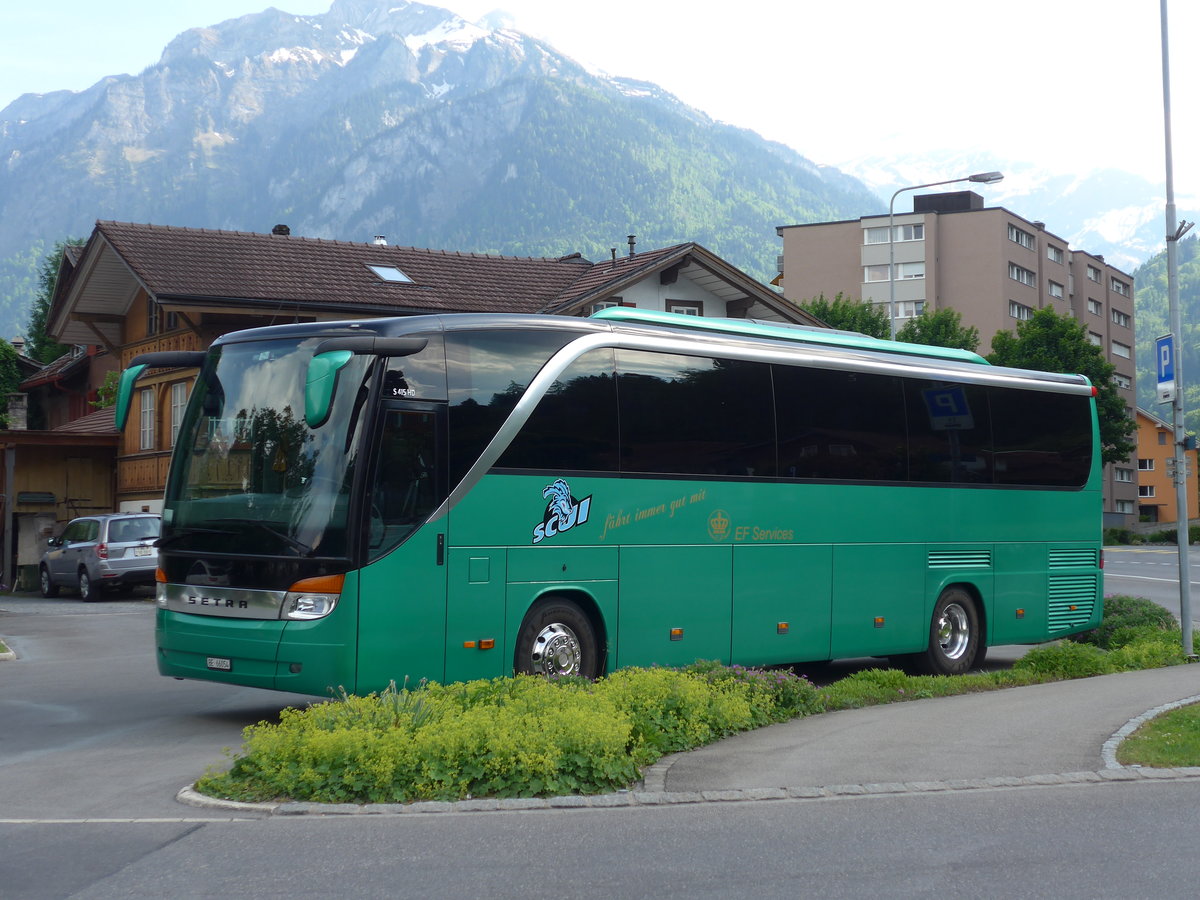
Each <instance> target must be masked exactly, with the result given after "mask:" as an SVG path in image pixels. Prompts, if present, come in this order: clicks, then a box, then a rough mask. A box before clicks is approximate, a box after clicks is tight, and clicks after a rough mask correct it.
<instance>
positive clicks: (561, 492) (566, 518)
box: [533, 478, 592, 544]
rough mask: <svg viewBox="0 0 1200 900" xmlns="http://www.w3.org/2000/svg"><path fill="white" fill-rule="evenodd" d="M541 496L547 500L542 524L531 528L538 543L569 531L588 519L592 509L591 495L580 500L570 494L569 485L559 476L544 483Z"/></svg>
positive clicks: (534, 539) (534, 540)
mask: <svg viewBox="0 0 1200 900" xmlns="http://www.w3.org/2000/svg"><path fill="white" fill-rule="evenodd" d="M542 496H543V497H544V498H546V499H547V500H548V501H549V502H548V503H547V504H546V514H545V516H543V517H542V524H540V525H538V526H537V527H536V528H534V529H533V542H534V543H535V544H540V543H541V542H542V541H543V540H545V539H546V538H548V537H554V536H555V535H556V534H562V533H563V532H564V531H570V530H571V529H572V528H574V527H575V526H577V525H582V524H583V523H584V522H586V521H587V520H588V514H589V513H590V512H591V509H592V496H591V494H589V495H588V496H586V497H584V498H583V499H582V500H576V499H575V498H574V497H572V496H571V487H570V485H568V484H567V483H566V482H565V481H563V480H562V479H561V478H556V479H555V480H554V483H553V484H548V485H546V487H545V489H544V490H543V491H542Z"/></svg>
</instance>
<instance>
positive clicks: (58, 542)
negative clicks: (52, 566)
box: [46, 537, 63, 547]
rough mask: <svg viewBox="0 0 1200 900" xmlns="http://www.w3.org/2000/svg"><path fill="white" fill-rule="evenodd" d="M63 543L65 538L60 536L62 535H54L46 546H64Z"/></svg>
mask: <svg viewBox="0 0 1200 900" xmlns="http://www.w3.org/2000/svg"><path fill="white" fill-rule="evenodd" d="M62 543H63V539H62V538H60V537H52V538H50V540H48V541H46V546H48V547H61V546H62Z"/></svg>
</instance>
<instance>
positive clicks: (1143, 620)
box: [1071, 594, 1178, 650]
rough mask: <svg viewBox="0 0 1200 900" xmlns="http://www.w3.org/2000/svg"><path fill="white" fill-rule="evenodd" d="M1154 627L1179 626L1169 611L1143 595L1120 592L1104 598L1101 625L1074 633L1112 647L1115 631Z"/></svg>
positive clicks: (1084, 640)
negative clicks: (1137, 595) (1136, 595)
mask: <svg viewBox="0 0 1200 900" xmlns="http://www.w3.org/2000/svg"><path fill="white" fill-rule="evenodd" d="M1142 626H1151V627H1154V628H1157V629H1159V630H1163V631H1165V630H1168V629H1172V628H1176V627H1178V623H1177V622H1176V621H1175V616H1173V615H1172V614H1171V613H1170V612H1169V611H1168V610H1166V609H1164V608H1163V607H1161V606H1159V605H1158V604H1157V603H1155V602H1154V601H1153V600H1146V599H1145V598H1143V597H1127V596H1124V595H1120V594H1118V595H1116V596H1112V597H1105V598H1104V618H1103V620H1102V621H1101V622H1100V627H1099V628H1093V629H1091V630H1090V631H1084V632H1081V633H1080V634H1076V635H1072V636H1071V640H1072V641H1076V642H1079V643H1084V644H1094V645H1096V646H1097V647H1102V648H1104V649H1106V650H1107V649H1109V647H1110V644H1111V641H1112V636H1113V633H1114V632H1116V631H1118V630H1120V629H1124V628H1130V627H1142Z"/></svg>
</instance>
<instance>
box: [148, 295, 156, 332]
mask: <svg viewBox="0 0 1200 900" xmlns="http://www.w3.org/2000/svg"><path fill="white" fill-rule="evenodd" d="M156 334H158V304H157V303H155V302H154V301H153V300H147V301H146V337H153V336H154V335H156Z"/></svg>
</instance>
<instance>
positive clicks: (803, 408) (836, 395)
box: [774, 366, 907, 481]
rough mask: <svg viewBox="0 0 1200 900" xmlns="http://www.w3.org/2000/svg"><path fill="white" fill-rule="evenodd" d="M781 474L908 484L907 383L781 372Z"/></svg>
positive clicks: (777, 369)
mask: <svg viewBox="0 0 1200 900" xmlns="http://www.w3.org/2000/svg"><path fill="white" fill-rule="evenodd" d="M774 372H775V393H776V408H777V415H778V417H779V474H781V475H783V476H784V477H788V478H832V479H853V480H860V479H861V480H871V481H902V480H904V479H905V478H906V477H907V470H906V465H905V451H906V437H905V423H904V397H903V394H902V393H901V387H900V381H899V379H896V378H893V377H891V376H889V375H870V374H866V373H863V372H841V371H836V370H825V369H809V368H804V367H801V366H775V367H774Z"/></svg>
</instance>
